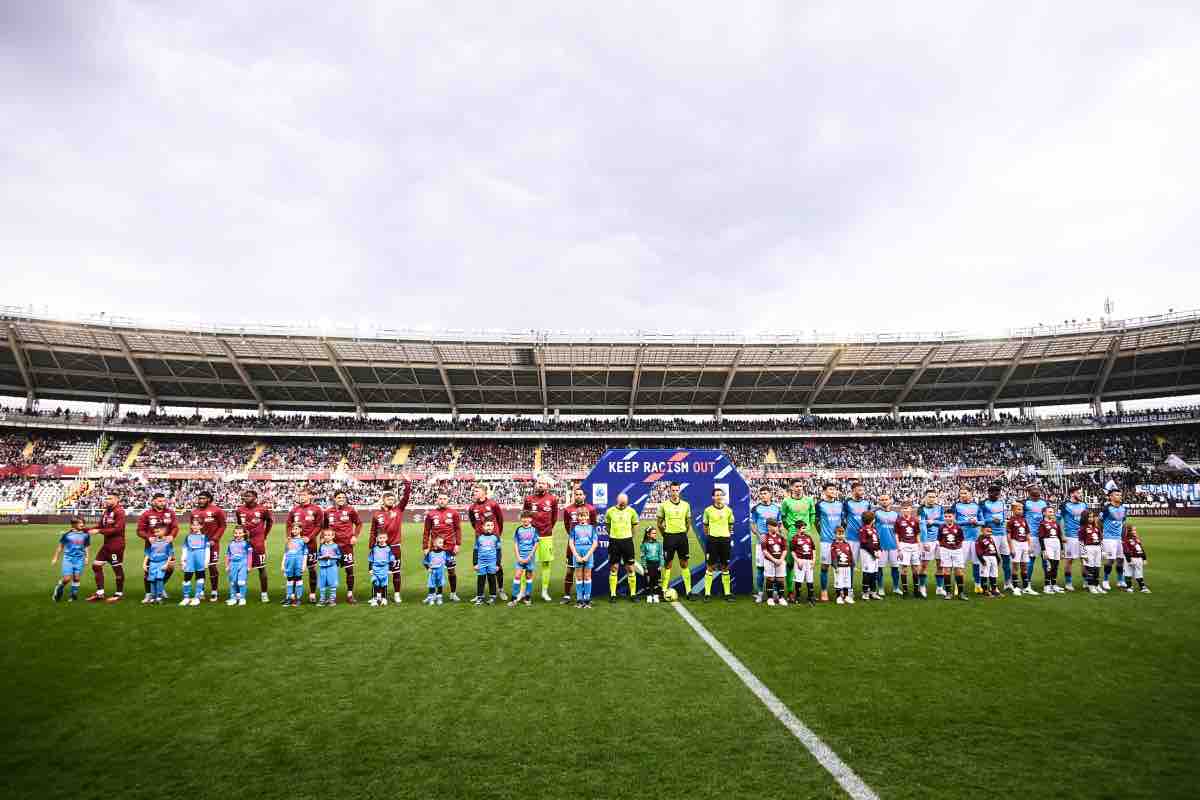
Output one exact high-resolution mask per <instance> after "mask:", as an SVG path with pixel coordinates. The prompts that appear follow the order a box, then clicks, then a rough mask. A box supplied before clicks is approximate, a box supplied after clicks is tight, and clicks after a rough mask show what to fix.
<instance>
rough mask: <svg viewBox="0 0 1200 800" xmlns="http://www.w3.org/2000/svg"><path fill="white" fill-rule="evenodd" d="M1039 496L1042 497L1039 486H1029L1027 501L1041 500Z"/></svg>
mask: <svg viewBox="0 0 1200 800" xmlns="http://www.w3.org/2000/svg"><path fill="white" fill-rule="evenodd" d="M1041 496H1042V487H1040V486H1030V487H1029V499H1030V500H1038V499H1040V498H1041Z"/></svg>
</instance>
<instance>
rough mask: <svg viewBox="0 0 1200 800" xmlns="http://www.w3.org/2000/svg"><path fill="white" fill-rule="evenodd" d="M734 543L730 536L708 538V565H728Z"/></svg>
mask: <svg viewBox="0 0 1200 800" xmlns="http://www.w3.org/2000/svg"><path fill="white" fill-rule="evenodd" d="M732 545H733V542H732V540H731V539H730V538H729V537H728V536H710V537H708V565H709V566H710V567H711V566H713V565H714V564H728V563H729V554H730V552H732V550H733V546H732Z"/></svg>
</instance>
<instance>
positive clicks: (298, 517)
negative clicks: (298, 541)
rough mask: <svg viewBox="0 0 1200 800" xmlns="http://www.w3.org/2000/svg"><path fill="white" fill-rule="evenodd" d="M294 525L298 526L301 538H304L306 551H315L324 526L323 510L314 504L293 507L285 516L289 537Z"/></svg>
mask: <svg viewBox="0 0 1200 800" xmlns="http://www.w3.org/2000/svg"><path fill="white" fill-rule="evenodd" d="M294 525H299V526H300V530H301V532H302V533H301V536H303V537H304V543H305V544H306V545H308V549H309V550H315V549H316V547H317V545H318V541H317V540H318V538H319V537H320V535H321V528H322V527H323V526H324V525H325V509H323V508H321V507H320V506H319V505H317V504H316V503H307V504H303V505H297V506H293V507H292V510H291V511H289V512H288V515H287V529H288V535H289V536H290V535H291V533H292V526H294Z"/></svg>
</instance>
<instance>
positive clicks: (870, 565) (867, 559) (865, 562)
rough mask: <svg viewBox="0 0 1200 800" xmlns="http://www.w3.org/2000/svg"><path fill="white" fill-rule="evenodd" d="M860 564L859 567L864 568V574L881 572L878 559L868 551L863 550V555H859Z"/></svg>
mask: <svg viewBox="0 0 1200 800" xmlns="http://www.w3.org/2000/svg"><path fill="white" fill-rule="evenodd" d="M858 563H859V566H861V567H862V571H863V572H864V573H871V572H878V571H879V559H878V558H876V557H875V556H873V555H871V553H869V552H868V551H866V550H863V551H862V553H861V554H860V555H859V557H858Z"/></svg>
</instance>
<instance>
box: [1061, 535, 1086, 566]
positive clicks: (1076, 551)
mask: <svg viewBox="0 0 1200 800" xmlns="http://www.w3.org/2000/svg"><path fill="white" fill-rule="evenodd" d="M1063 558H1065V559H1067V560H1068V561H1072V560H1074V559H1076V558H1083V546H1082V545H1080V544H1079V540H1078V539H1076V538H1075V537H1074V536H1068V537H1067V540H1066V542H1065V543H1064V544H1063Z"/></svg>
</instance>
